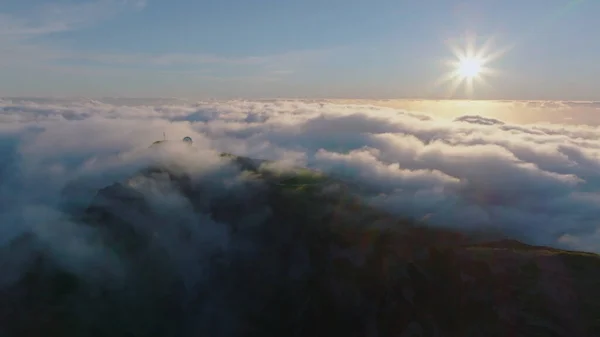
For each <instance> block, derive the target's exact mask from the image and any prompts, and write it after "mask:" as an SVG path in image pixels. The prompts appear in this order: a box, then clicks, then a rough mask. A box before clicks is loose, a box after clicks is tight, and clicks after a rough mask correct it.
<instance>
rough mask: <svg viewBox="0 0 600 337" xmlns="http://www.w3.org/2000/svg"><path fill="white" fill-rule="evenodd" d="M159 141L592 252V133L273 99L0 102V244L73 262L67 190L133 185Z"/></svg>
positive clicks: (599, 165)
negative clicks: (74, 185) (43, 247)
mask: <svg viewBox="0 0 600 337" xmlns="http://www.w3.org/2000/svg"><path fill="white" fill-rule="evenodd" d="M163 134H164V135H165V136H166V137H167V138H168V139H181V138H183V137H184V136H190V137H192V138H193V139H194V146H195V147H196V148H197V149H198V152H196V154H195V156H197V157H194V158H189V154H188V153H183V152H177V151H175V152H172V153H171V154H170V156H175V157H177V156H179V157H180V159H181V160H183V161H187V162H189V163H192V162H193V164H194V165H196V166H198V169H199V170H200V169H205V168H206V167H208V166H210V165H209V164H210V163H213V162H214V158H216V156H217V154H218V153H219V152H220V151H226V152H230V153H233V154H237V155H245V156H250V157H255V158H261V159H271V160H280V161H283V162H285V163H289V164H293V165H299V166H307V167H311V168H314V169H318V170H321V171H324V172H326V173H329V174H332V175H334V176H336V177H338V178H340V179H343V180H346V181H348V182H349V183H351V184H359V185H361V186H363V187H365V188H364V189H363V190H364V191H365V192H364V193H365V194H364V196H363V197H364V199H365V201H366V202H368V203H370V204H372V205H375V206H377V207H381V208H384V209H386V210H388V211H390V212H393V213H397V214H399V215H402V216H407V215H408V216H412V217H414V218H415V219H426V221H427V223H429V224H431V225H435V226H447V227H454V228H463V229H486V230H488V229H493V230H500V231H502V232H503V233H505V234H507V235H509V236H511V237H513V238H515V239H520V240H524V241H526V242H528V243H532V244H541V245H550V246H556V247H561V248H569V249H578V250H587V251H595V252H600V231H599V228H600V227H599V219H600V193H599V190H600V143H599V142H598V139H600V129H598V127H596V126H590V125H574V124H569V125H566V124H564V125H563V124H552V123H544V124H511V123H508V122H503V121H501V120H499V119H497V118H490V117H486V116H479V115H465V116H461V117H458V118H455V119H448V118H442V117H440V116H439V115H437V116H436V115H435V114H431V113H430V114H427V113H422V112H410V111H405V110H401V109H397V108H391V107H381V106H375V105H366V104H362V105H359V104H336V103H332V102H326V101H283V100H282V101H227V102H216V101H206V102H189V101H182V100H175V99H165V100H138V101H134V100H123V99H122V100H119V99H112V100H102V101H97V100H87V99H77V100H75V99H73V100H66V99H64V100H61V99H33V98H31V99H26V98H23V99H1V100H0V221H1V222H0V223H1V226H0V246H2V245H6V244H8V243H9V242H10V241H11V240H13V239H14V238H16V237H18V236H19V235H21V234H23V233H27V232H34V233H36V234H37V235H39V236H43V237H47V238H48V241H49V242H58V241H57V237H61V239H60V244H59V245H60V248H61V249H62V250H63V251H64V254H66V255H68V254H69V252H70V250H69V249H72V250H78V251H77V254H82V252H81V251H80V250H82V249H83V246H82V245H80V244H78V243H79V242H80V241H79V240H80V237H81V236H82V235H83V236H84V235H89V233H87V232H83V231H82V230H81V229H76V228H75V227H76V226H74V225H73V226H71V225H65V224H64V223H63V222H61V221H60V220H59V219H60V218H61V214H60V212H59V211H58V204H59V202H60V200H61V198H62V197H64V195H63V191H64V188H65V186H67V185H68V184H69V183H70V182H72V181H73V180H78V179H83V178H85V179H86V184H88V185H89V186H88V187H89V191H95V190H96V189H97V188H100V187H104V186H107V185H109V184H111V183H113V182H115V181H117V180H121V179H124V178H126V177H128V176H130V175H131V174H133V173H134V172H135V171H136V170H139V169H140V168H143V167H145V166H147V165H148V163H149V162H150V161H151V160H156V158H152V156H151V155H149V154H148V153H147V152H143V151H142V150H143V149H147V148H148V146H149V144H151V143H152V142H153V141H156V140H160V139H162V138H163ZM211 158H213V159H211ZM202 163H209V164H207V165H208V166H207V165H204V166H203V164H202ZM213 167H214V166H213ZM84 194H85V193H84ZM89 197H90V195H87V196H86V195H82V196H81V198H89ZM82 200H83V199H82ZM86 200H87V199H86ZM58 222H61V225H60V226H59V225H56V223H58ZM50 223H52V224H53V225H52V226H50V225H49V224H50ZM86 249H91V248H86ZM88 253H89V255H90V256H94V254H95V253H97V252H88Z"/></svg>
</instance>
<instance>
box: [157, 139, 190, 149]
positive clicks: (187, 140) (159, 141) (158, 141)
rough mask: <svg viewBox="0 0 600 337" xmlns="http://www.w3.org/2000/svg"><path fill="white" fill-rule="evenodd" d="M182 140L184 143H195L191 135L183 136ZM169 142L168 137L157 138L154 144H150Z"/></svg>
mask: <svg viewBox="0 0 600 337" xmlns="http://www.w3.org/2000/svg"><path fill="white" fill-rule="evenodd" d="M182 141H183V142H184V143H187V144H188V145H192V144H193V143H194V141H193V140H192V138H191V137H183V139H182ZM166 142H168V140H167V139H163V140H157V141H155V142H154V143H152V145H150V147H153V146H156V145H160V144H164V143H166Z"/></svg>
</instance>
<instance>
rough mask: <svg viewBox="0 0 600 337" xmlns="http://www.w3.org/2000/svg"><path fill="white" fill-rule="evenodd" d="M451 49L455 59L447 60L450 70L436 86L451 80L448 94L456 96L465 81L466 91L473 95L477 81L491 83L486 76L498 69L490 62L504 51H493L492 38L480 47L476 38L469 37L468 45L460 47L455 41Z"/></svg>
mask: <svg viewBox="0 0 600 337" xmlns="http://www.w3.org/2000/svg"><path fill="white" fill-rule="evenodd" d="M449 47H450V50H451V51H452V53H453V54H454V56H455V59H454V60H448V61H446V62H445V63H446V65H448V66H449V67H450V70H449V71H448V72H447V73H445V74H444V75H443V76H442V77H441V78H440V79H439V80H438V81H437V82H436V86H438V85H441V84H445V83H448V82H450V87H449V88H448V93H447V96H450V97H452V96H454V94H455V92H456V90H457V89H458V87H459V86H461V84H463V83H464V88H465V93H466V94H467V96H472V95H473V93H474V89H475V83H477V84H478V85H486V86H489V84H488V83H487V82H486V77H487V76H489V75H494V74H495V73H496V71H495V70H494V69H492V68H490V67H489V63H490V62H491V61H493V60H494V59H496V58H498V57H499V56H501V55H502V54H503V53H504V51H496V52H494V53H492V52H491V50H490V49H491V47H492V40H488V41H486V42H485V43H484V44H483V46H482V47H481V48H479V49H477V48H476V47H475V39H474V37H473V38H467V43H466V46H464V47H459V46H458V45H457V44H455V43H451V44H449Z"/></svg>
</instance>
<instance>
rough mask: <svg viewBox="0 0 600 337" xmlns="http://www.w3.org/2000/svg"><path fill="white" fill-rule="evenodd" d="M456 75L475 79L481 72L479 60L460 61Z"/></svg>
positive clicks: (466, 59)
mask: <svg viewBox="0 0 600 337" xmlns="http://www.w3.org/2000/svg"><path fill="white" fill-rule="evenodd" d="M456 70H457V72H458V75H460V76H461V77H463V78H465V77H466V78H472V77H477V76H478V75H479V72H480V71H481V60H478V59H476V58H465V59H463V60H461V61H460V63H459V65H458V69H456Z"/></svg>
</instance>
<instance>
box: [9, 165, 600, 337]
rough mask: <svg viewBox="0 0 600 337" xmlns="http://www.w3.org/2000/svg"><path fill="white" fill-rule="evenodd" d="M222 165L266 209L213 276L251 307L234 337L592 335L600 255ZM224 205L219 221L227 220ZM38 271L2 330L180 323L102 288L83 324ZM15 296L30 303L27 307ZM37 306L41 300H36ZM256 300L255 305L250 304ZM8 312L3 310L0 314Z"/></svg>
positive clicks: (68, 288) (25, 283) (143, 329)
mask: <svg viewBox="0 0 600 337" xmlns="http://www.w3.org/2000/svg"><path fill="white" fill-rule="evenodd" d="M230 158H232V159H233V160H234V161H235V162H237V163H238V164H239V165H240V167H242V168H243V169H245V170H249V171H251V172H253V173H255V174H259V175H260V176H261V177H262V179H264V180H265V182H266V183H267V185H268V186H269V188H268V192H267V193H266V194H265V195H259V196H258V197H260V198H265V201H266V202H268V204H269V205H270V208H271V209H272V211H273V214H272V218H271V219H270V220H269V221H267V222H266V223H265V224H264V227H265V228H264V232H263V233H262V234H261V235H262V237H263V239H264V241H263V243H262V244H261V245H260V246H259V247H260V251H259V252H258V255H259V256H261V258H260V259H259V260H254V261H252V262H251V263H250V264H248V263H246V262H244V261H241V262H240V261H238V262H235V263H233V264H227V265H223V266H222V267H219V266H218V265H217V266H216V267H215V272H214V275H215V276H214V277H215V282H216V284H220V285H223V284H224V285H225V286H227V285H229V286H228V288H226V289H230V293H229V295H228V296H230V298H236V299H237V298H247V299H248V301H247V303H249V304H245V303H246V302H244V303H242V302H240V303H239V307H240V308H241V309H240V310H242V309H244V310H246V308H245V307H244V306H245V305H248V306H249V307H248V308H253V309H252V310H251V311H252V312H253V314H252V315H250V316H248V317H249V318H248V319H249V321H248V323H247V328H246V329H245V330H243V331H237V332H238V333H239V334H240V335H245V336H283V335H294V336H311V337H315V336H332V335H335V336H345V337H349V336H367V335H373V334H374V333H377V334H378V335H379V336H400V335H401V334H402V333H404V334H405V335H406V336H411V334H409V333H408V332H409V331H412V332H413V335H414V336H436V333H441V334H440V335H441V336H457V337H458V336H460V337H464V336H490V337H492V336H498V337H500V336H502V337H504V336H565V337H567V336H568V337H575V336H595V335H596V336H597V335H600V319H599V317H600V304H599V302H600V301H597V299H598V298H600V258H599V257H598V256H597V255H595V254H590V253H580V252H570V251H562V250H558V249H553V248H548V247H535V246H529V245H525V244H523V243H520V242H517V241H511V240H503V241H496V242H485V243H479V244H474V243H472V242H470V240H469V238H468V237H467V236H465V235H464V234H461V233H455V232H452V231H449V230H441V229H434V228H427V227H423V226H422V225H417V224H415V223H413V222H411V221H409V220H405V219H398V218H395V217H392V216H390V215H389V214H386V213H385V212H381V211H379V210H376V209H372V208H370V207H367V206H365V205H364V204H362V203H361V201H360V199H359V198H357V197H355V196H353V195H352V193H350V192H349V190H348V189H347V188H345V187H344V186H343V185H340V184H338V183H336V182H333V181H332V180H328V179H327V178H326V177H323V176H322V175H319V174H317V173H314V172H310V171H301V172H300V174H298V175H292V176H289V175H288V176H285V175H284V176H281V175H280V174H277V173H274V172H265V171H264V170H261V169H260V168H259V166H257V165H256V163H255V162H253V161H251V160H249V159H247V158H239V157H233V156H230ZM227 207H229V206H228V205H225V206H224V209H223V211H222V213H223V214H224V217H223V219H224V221H235V218H233V219H232V218H231V217H230V216H229V215H228V214H231V213H232V212H231V209H229V208H227ZM243 215H244V214H240V217H243ZM103 219H104V218H103ZM102 221H104V220H102ZM106 221H108V220H106ZM298 250H300V251H302V252H305V253H306V256H307V259H308V260H307V261H308V262H307V263H308V266H309V268H308V269H305V270H304V272H303V273H302V274H301V275H302V276H296V277H291V276H289V274H290V273H291V271H290V270H291V269H292V266H294V265H296V264H298V263H297V258H295V257H294V256H295V254H296V253H295V252H296V251H298ZM296 255H297V254H296ZM300 255H302V254H300ZM275 266H276V267H275ZM219 268H220V269H219ZM274 273H275V274H277V275H280V276H279V277H278V278H275V277H273V275H274ZM48 275H49V277H50V279H47V278H45V279H43V278H42V279H41V278H40V277H41V276H39V275H36V274H35V272H30V273H26V274H25V275H24V278H23V280H22V282H21V284H19V285H17V286H15V287H13V288H11V289H7V290H5V292H4V293H1V294H0V297H1V296H3V297H2V298H4V299H12V300H13V301H20V303H21V304H20V305H19V307H20V308H21V309H19V310H20V311H19V312H18V313H17V316H10V314H6V315H5V316H4V317H3V318H4V320H3V321H2V323H3V324H6V326H10V327H11V330H10V331H9V332H13V333H16V335H22V336H42V335H48V336H49V335H52V334H53V333H54V334H55V335H62V336H76V335H78V334H77V333H76V331H77V330H78V329H79V331H80V332H82V333H83V334H85V331H88V330H89V327H90V326H96V328H95V329H96V330H95V331H96V332H97V335H98V336H103V335H111V336H121V335H122V336H125V335H127V334H126V333H125V334H120V333H118V332H116V331H114V329H117V330H118V326H120V325H124V324H125V322H129V321H130V320H131V318H130V316H127V314H125V312H129V313H135V314H136V315H138V316H140V317H141V318H140V321H139V322H138V323H135V324H137V325H135V324H134V323H131V326H134V327H137V328H136V329H137V331H138V332H140V336H151V335H156V336H159V335H160V336H162V335H164V333H163V334H161V333H162V332H164V331H171V332H172V331H173V330H172V329H173V327H174V326H177V324H175V325H173V324H167V323H161V322H160V320H157V319H147V318H144V317H162V318H165V317H166V316H165V315H164V313H160V311H161V310H158V309H157V308H159V307H161V304H160V303H163V302H161V301H163V299H158V300H157V302H156V303H158V304H156V305H154V306H147V305H145V306H144V308H146V309H145V310H153V309H152V308H155V309H156V310H158V311H157V312H156V313H148V314H147V315H148V316H144V315H146V313H145V312H143V310H140V309H141V307H140V308H137V307H136V306H135V304H129V306H128V307H123V306H122V305H121V304H119V305H117V306H116V307H114V308H113V306H114V305H116V304H111V302H106V301H107V300H106V299H108V300H109V301H116V300H117V299H119V298H120V297H121V296H122V295H121V293H119V292H118V291H117V292H115V293H111V291H108V290H107V292H106V293H105V294H104V295H102V298H88V299H87V300H86V301H87V302H86V303H89V305H90V306H91V305H99V306H100V307H102V308H104V309H103V310H105V311H106V314H107V315H108V317H113V318H111V320H112V321H113V322H114V324H113V325H112V326H111V325H103V324H102V323H87V324H84V323H82V322H81V321H78V320H76V319H75V318H73V317H74V316H73V315H76V314H77V309H76V307H74V306H72V303H80V304H79V305H81V299H78V298H77V297H76V296H81V291H79V290H80V289H81V284H79V283H77V281H75V280H73V278H72V276H70V275H68V274H64V273H62V274H61V273H58V274H57V273H50V274H48ZM152 275H153V274H152V272H151V271H150V270H149V271H148V274H147V275H146V276H141V277H140V279H141V280H142V281H144V280H154V279H155V278H156V281H152V282H151V284H149V285H148V286H149V287H152V288H151V289H157V290H156V291H158V289H162V288H160V287H165V286H163V285H160V284H159V277H158V274H156V275H155V276H152ZM165 282H166V281H165ZM165 289H169V288H168V287H167V288H165ZM78 291H79V292H78ZM152 291H153V292H154V291H155V290H152ZM48 292H50V293H52V294H54V293H55V292H56V294H54V295H52V294H49V293H48ZM18 293H29V294H31V296H32V297H31V296H30V297H28V301H31V304H29V302H25V301H22V299H20V297H17V295H15V294H18ZM85 296H88V297H89V296H90V295H85ZM85 296H84V298H85ZM2 298H0V299H2ZM43 298H49V300H48V302H47V303H45V302H40V301H41V300H40V299H43ZM149 301H150V299H149ZM1 303H4V304H6V303H9V302H7V301H6V300H5V301H4V302H2V301H0V304H1ZM69 303H71V304H69ZM94 303H95V304H94ZM115 303H116V302H115ZM253 303H254V304H253ZM256 303H258V304H259V305H260V310H258V309H256V308H254V307H252V305H256ZM11 308H12V307H3V306H2V305H0V312H4V313H5V312H9V311H10V310H12V309H11ZM69 308H71V309H69ZM111 308H112V309H111ZM119 308H120V309H119ZM136 308H137V309H136ZM149 308H150V309H149ZM164 308H168V306H165V307H164ZM165 310H167V309H165ZM248 310H250V309H248ZM169 312H171V313H174V312H176V311H175V310H171V309H169ZM12 315H16V314H15V313H14V312H13V314H12ZM115 315H117V316H115ZM155 315H158V316H155ZM172 315H175V314H172ZM175 316H177V315H175ZM94 317H95V316H94ZM114 317H116V318H114ZM19 319H20V321H19ZM23 319H25V321H27V322H35V323H36V324H25V323H22V322H25V321H23ZM128 324H129V323H128ZM161 324H162V325H161ZM161 327H163V328H164V329H165V330H160V328H161ZM107 331H110V333H108V332H107ZM161 331H162V332H161Z"/></svg>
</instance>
